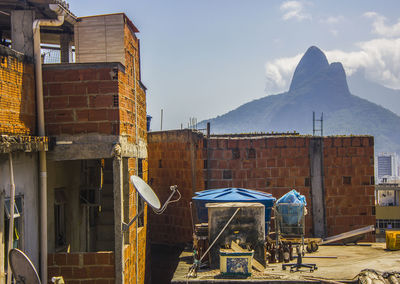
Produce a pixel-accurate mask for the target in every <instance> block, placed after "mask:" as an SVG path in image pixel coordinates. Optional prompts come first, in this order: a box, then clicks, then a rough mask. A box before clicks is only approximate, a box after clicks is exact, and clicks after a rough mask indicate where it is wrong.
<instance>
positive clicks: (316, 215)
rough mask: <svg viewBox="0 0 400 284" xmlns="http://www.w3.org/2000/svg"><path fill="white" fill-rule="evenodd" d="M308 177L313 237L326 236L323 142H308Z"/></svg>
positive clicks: (312, 140) (318, 139) (319, 138)
mask: <svg viewBox="0 0 400 284" xmlns="http://www.w3.org/2000/svg"><path fill="white" fill-rule="evenodd" d="M309 153H310V176H311V199H312V214H313V230H314V237H319V238H322V237H325V236H326V217H325V216H326V214H325V189H324V168H323V166H324V163H323V140H322V138H321V137H318V138H311V140H310V149H309Z"/></svg>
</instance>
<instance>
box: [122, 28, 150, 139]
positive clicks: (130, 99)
mask: <svg viewBox="0 0 400 284" xmlns="http://www.w3.org/2000/svg"><path fill="white" fill-rule="evenodd" d="M124 50H125V72H124V73H123V74H120V75H119V78H118V79H119V86H118V90H119V115H120V133H121V135H127V137H128V141H129V142H135V139H136V138H135V137H136V109H137V112H138V113H137V122H138V134H139V139H142V140H144V141H146V139H147V129H146V90H145V88H144V87H143V85H142V84H140V79H141V78H140V50H139V40H138V38H137V37H136V35H135V33H134V32H133V31H132V30H131V29H130V27H129V25H128V24H126V23H125V25H124ZM134 64H135V66H134ZM135 92H136V93H135Z"/></svg>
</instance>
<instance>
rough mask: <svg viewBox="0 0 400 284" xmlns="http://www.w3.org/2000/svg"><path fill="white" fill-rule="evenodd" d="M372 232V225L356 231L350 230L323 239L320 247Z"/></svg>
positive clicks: (373, 229) (373, 228)
mask: <svg viewBox="0 0 400 284" xmlns="http://www.w3.org/2000/svg"><path fill="white" fill-rule="evenodd" d="M372 231H375V227H374V226H373V225H371V226H367V227H363V228H360V229H356V230H352V231H349V232H345V233H342V234H339V235H336V236H332V237H329V238H326V239H324V240H323V241H322V243H321V245H324V244H329V243H334V242H336V241H340V240H343V239H347V238H350V237H354V236H357V235H362V234H366V233H369V232H372Z"/></svg>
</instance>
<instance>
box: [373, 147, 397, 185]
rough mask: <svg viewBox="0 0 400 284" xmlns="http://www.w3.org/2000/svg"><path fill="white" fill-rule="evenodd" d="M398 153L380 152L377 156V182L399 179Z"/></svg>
mask: <svg viewBox="0 0 400 284" xmlns="http://www.w3.org/2000/svg"><path fill="white" fill-rule="evenodd" d="M398 159H399V158H398V155H397V154H396V153H380V154H379V155H378V156H377V157H376V161H375V167H376V169H375V170H376V173H377V175H376V178H377V183H387V182H392V181H394V180H397V179H398V176H399V167H398Z"/></svg>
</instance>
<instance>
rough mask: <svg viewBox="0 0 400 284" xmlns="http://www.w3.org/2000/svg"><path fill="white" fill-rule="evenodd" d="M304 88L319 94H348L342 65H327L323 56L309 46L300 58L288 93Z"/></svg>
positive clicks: (337, 63)
mask: <svg viewBox="0 0 400 284" xmlns="http://www.w3.org/2000/svg"><path fill="white" fill-rule="evenodd" d="M304 87H305V88H307V89H308V90H315V91H318V92H320V93H321V94H327V93H329V94H332V93H335V94H350V93H349V89H348V86H347V80H346V73H345V71H344V68H343V65H342V64H341V63H339V62H334V63H332V64H329V62H328V60H327V59H326V56H325V54H324V53H323V52H322V51H321V50H320V49H319V48H318V47H316V46H311V47H310V48H309V49H308V50H307V52H306V53H305V54H304V55H303V57H302V58H301V60H300V62H299V64H298V65H297V67H296V70H295V72H294V75H293V79H292V83H291V85H290V89H289V92H291V93H293V92H295V90H298V89H300V88H304Z"/></svg>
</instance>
